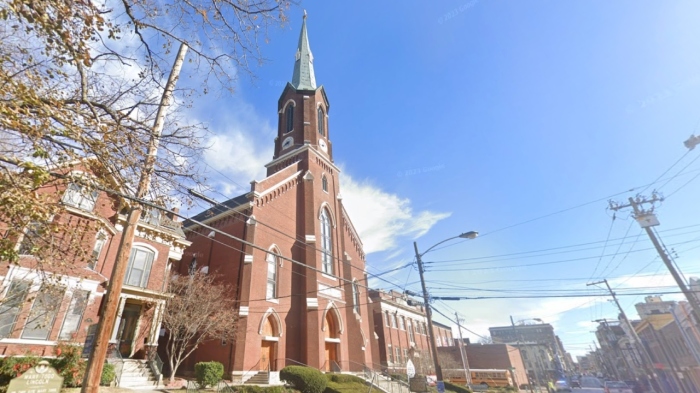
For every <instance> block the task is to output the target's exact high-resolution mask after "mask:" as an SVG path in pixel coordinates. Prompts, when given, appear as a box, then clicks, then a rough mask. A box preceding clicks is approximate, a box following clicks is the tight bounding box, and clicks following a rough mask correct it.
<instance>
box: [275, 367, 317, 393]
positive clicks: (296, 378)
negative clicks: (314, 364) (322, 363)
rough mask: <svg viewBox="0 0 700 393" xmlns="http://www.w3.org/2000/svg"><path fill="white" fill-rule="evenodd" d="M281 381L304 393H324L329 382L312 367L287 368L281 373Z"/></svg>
mask: <svg viewBox="0 0 700 393" xmlns="http://www.w3.org/2000/svg"><path fill="white" fill-rule="evenodd" d="M280 379H281V380H283V381H285V382H287V383H288V384H290V385H291V386H292V387H294V388H295V389H297V390H299V391H301V392H302V393H322V392H323V391H324V390H325V389H326V385H327V384H328V380H327V379H326V377H325V376H324V375H323V374H321V372H320V371H318V370H316V369H315V368H311V367H304V366H287V367H285V368H283V369H282V370H281V371H280Z"/></svg>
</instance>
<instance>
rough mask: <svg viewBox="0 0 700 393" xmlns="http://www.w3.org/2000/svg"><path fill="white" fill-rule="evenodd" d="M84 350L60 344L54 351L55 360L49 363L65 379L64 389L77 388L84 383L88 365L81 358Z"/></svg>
mask: <svg viewBox="0 0 700 393" xmlns="http://www.w3.org/2000/svg"><path fill="white" fill-rule="evenodd" d="M82 352H83V348H82V347H79V346H77V345H66V344H59V345H58V346H57V347H56V349H54V354H55V355H56V358H55V359H50V360H49V363H51V366H52V367H53V368H55V369H56V371H57V372H58V374H59V375H60V376H62V377H63V387H65V388H75V387H78V386H80V385H82V383H83V376H84V375H85V369H86V368H87V363H86V362H85V361H84V360H82V359H81V358H80V355H81V353H82Z"/></svg>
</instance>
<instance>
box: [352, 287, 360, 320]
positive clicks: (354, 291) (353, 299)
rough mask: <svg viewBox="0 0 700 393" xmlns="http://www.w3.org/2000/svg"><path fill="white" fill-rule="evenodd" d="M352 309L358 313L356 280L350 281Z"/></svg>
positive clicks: (358, 298)
mask: <svg viewBox="0 0 700 393" xmlns="http://www.w3.org/2000/svg"><path fill="white" fill-rule="evenodd" d="M352 301H353V307H352V309H353V310H354V311H355V312H356V313H357V314H359V313H360V288H359V287H358V286H357V281H353V282H352Z"/></svg>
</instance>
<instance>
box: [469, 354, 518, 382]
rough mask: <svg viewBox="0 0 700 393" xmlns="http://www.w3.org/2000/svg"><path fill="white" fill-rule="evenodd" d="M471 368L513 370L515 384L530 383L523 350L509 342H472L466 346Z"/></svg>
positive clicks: (512, 375)
mask: <svg viewBox="0 0 700 393" xmlns="http://www.w3.org/2000/svg"><path fill="white" fill-rule="evenodd" d="M466 354H467V360H468V361H469V368H470V369H491V368H494V369H500V370H504V369H505V370H511V377H512V378H513V382H514V384H515V386H520V385H523V384H527V383H529V382H528V381H529V379H528V374H527V371H526V367H525V364H524V363H523V358H522V357H521V352H520V351H519V350H518V348H516V347H514V346H511V345H507V344H470V345H467V346H466Z"/></svg>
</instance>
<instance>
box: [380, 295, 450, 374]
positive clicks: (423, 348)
mask: <svg viewBox="0 0 700 393" xmlns="http://www.w3.org/2000/svg"><path fill="white" fill-rule="evenodd" d="M369 297H370V300H371V304H370V307H371V310H372V314H373V316H374V331H375V333H376V335H377V337H378V341H379V361H380V364H381V367H382V369H385V370H388V371H389V372H395V373H405V370H406V361H407V360H408V359H409V358H410V359H411V360H412V362H413V364H414V365H415V367H416V371H417V372H419V373H423V374H432V373H434V370H433V361H432V355H431V352H430V344H429V343H430V341H429V338H428V321H427V319H426V316H425V308H424V307H423V305H422V304H421V303H419V302H417V301H415V302H414V301H413V300H412V299H410V298H408V297H406V295H404V294H401V293H399V292H395V291H388V292H385V291H379V290H370V291H369ZM433 332H434V333H435V342H436V344H437V346H438V347H442V346H452V345H454V342H455V341H454V339H453V337H452V329H451V328H450V327H449V326H447V325H443V324H441V323H438V322H435V321H433Z"/></svg>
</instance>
